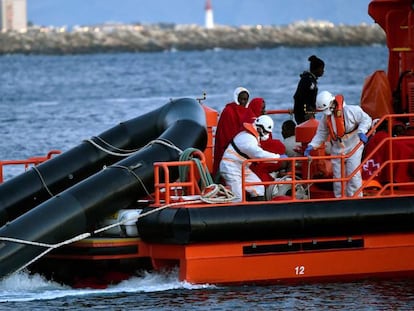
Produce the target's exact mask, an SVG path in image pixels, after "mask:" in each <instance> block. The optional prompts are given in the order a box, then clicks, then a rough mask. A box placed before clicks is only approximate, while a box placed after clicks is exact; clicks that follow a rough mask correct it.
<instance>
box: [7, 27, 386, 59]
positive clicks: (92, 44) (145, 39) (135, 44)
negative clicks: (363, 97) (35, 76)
mask: <svg viewBox="0 0 414 311" xmlns="http://www.w3.org/2000/svg"><path fill="white" fill-rule="evenodd" d="M372 44H385V34H384V32H383V30H382V29H381V28H380V27H379V26H378V25H376V24H372V25H367V24H361V25H356V26H347V25H333V24H331V23H328V22H298V23H294V24H290V25H286V26H261V25H255V26H241V27H230V26H215V28H213V29H206V28H204V27H200V26H196V25H158V24H157V25H145V26H144V25H102V26H88V27H76V28H73V29H71V30H70V31H67V30H66V29H64V28H50V27H49V28H44V27H30V28H29V29H28V30H27V31H26V32H3V33H0V55H4V54H17V53H18V54H58V55H64V54H86V53H110V52H158V51H166V50H182V51H189V50H206V49H214V48H222V49H253V48H275V47H279V46H290V47H309V46H361V45H372Z"/></svg>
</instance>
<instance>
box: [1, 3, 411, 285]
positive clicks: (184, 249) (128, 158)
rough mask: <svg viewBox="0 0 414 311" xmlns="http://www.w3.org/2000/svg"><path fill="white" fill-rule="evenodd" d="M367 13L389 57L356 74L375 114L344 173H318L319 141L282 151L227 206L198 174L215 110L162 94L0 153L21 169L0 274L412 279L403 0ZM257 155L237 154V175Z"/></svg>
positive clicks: (206, 167)
mask: <svg viewBox="0 0 414 311" xmlns="http://www.w3.org/2000/svg"><path fill="white" fill-rule="evenodd" d="M368 12H369V14H370V16H371V17H372V18H373V19H374V20H375V22H377V23H378V24H379V25H380V26H381V27H382V28H383V29H384V31H385V33H386V35H387V46H388V48H389V64H388V72H387V73H385V72H382V71H378V72H375V73H373V74H372V75H371V76H370V77H368V78H367V79H366V81H365V85H364V87H363V92H362V96H361V106H362V107H363V109H364V110H365V111H366V112H367V113H368V114H370V116H371V117H372V118H373V119H379V121H378V122H377V123H376V124H375V125H374V126H373V127H372V129H371V130H370V132H369V133H368V135H369V136H372V137H374V133H378V132H379V131H383V132H382V133H383V136H382V139H381V140H378V142H377V143H376V144H375V145H374V146H373V147H371V148H370V149H368V148H366V152H365V155H364V158H363V160H362V162H361V165H360V166H359V167H358V169H357V170H355V171H354V172H353V173H351V174H350V176H348V177H343V178H340V179H333V178H332V177H331V176H329V174H324V173H323V172H324V170H323V169H322V168H323V167H324V166H325V165H326V164H327V163H329V162H330V160H331V159H332V156H330V155H327V154H325V148H320V149H317V150H315V151H313V153H312V154H311V156H310V157H304V156H302V157H295V158H286V159H281V160H280V161H281V162H286V165H285V166H284V167H288V168H289V169H287V170H285V171H282V172H279V174H280V175H279V178H276V179H275V180H273V181H266V182H260V184H263V185H264V186H265V187H266V189H267V195H266V199H267V200H266V201H249V200H248V198H247V196H246V195H245V194H243V198H242V201H241V202H237V203H235V202H233V197H232V193H231V191H229V189H227V188H226V187H225V186H224V185H221V184H217V183H214V182H213V180H212V178H211V175H210V172H211V169H212V164H213V148H214V146H213V142H214V129H215V126H216V125H217V118H218V113H217V111H215V110H213V109H210V108H209V107H207V106H206V105H205V104H204V103H203V99H198V100H196V99H190V98H181V99H177V100H172V101H171V102H169V103H167V104H166V105H164V106H162V107H161V108H159V109H157V110H155V111H153V112H151V113H149V114H146V115H143V116H141V117H138V118H136V119H133V120H130V121H128V122H125V123H123V124H120V125H119V126H118V127H115V128H113V129H111V130H109V131H107V132H105V133H102V134H101V135H99V136H97V137H95V138H93V139H91V140H88V141H85V142H83V143H82V144H81V145H79V146H77V147H75V148H74V149H72V150H69V151H68V152H65V153H62V154H59V152H58V151H52V152H51V153H50V154H48V155H47V156H45V157H35V158H30V159H27V160H22V161H18V160H17V161H2V162H0V169H1V170H0V177H2V171H3V167H4V166H5V165H24V166H25V167H27V168H28V170H27V171H26V172H25V173H23V174H21V175H18V176H16V177H14V178H12V179H10V180H7V181H5V182H3V183H2V184H1V185H0V198H1V199H0V220H1V221H2V227H1V228H0V240H1V244H0V277H6V276H8V275H10V274H11V273H15V272H16V271H20V270H22V269H28V270H29V271H31V272H38V273H41V274H43V275H45V276H47V277H50V278H52V279H54V280H56V281H59V282H63V283H65V284H69V285H71V286H73V287H85V286H91V287H105V286H107V285H108V284H111V283H114V282H119V281H121V280H123V279H126V278H128V277H130V276H131V275H136V274H137V273H139V272H140V271H147V270H157V271H163V270H165V269H168V270H169V269H178V274H179V278H180V280H183V281H188V282H190V283H210V284H251V283H255V284H257V283H266V284H267V283H281V282H283V283H292V282H293V283H296V282H301V283H302V282H313V281H318V282H319V281H325V280H329V281H340V280H357V279H363V278H391V277H404V278H406V277H413V276H414V260H413V259H414V163H413V162H414V160H412V159H411V158H412V154H413V152H414V138H413V135H412V133H413V131H412V129H413V124H414V96H413V95H412V94H414V71H413V67H414V55H413V53H414V52H413V51H414V32H413V29H414V17H413V16H414V13H413V7H412V1H411V0H373V1H371V3H370V4H369V8H368ZM268 113H269V114H276V113H277V114H283V113H290V111H285V110H273V111H268ZM144 120H145V122H143V121H144ZM401 123H402V124H403V127H404V132H403V133H401V132H399V133H398V134H396V132H395V130H394V129H395V126H396V125H397V124H401ZM317 125H318V121H317V120H316V119H311V120H309V121H307V122H305V123H303V124H301V125H299V126H298V127H297V128H296V140H297V141H299V142H301V143H302V144H303V146H306V145H307V143H309V142H310V140H311V139H312V137H313V135H314V133H315V132H316V128H317ZM393 130H394V131H393ZM184 133H185V135H183V134H184ZM384 133H385V134H384ZM375 135H376V134H375ZM412 146H413V147H412ZM411 148H412V149H411ZM121 151H122V152H121ZM412 151H413V152H412ZM119 153H122V154H121V155H120V154H119ZM56 154H57V155H56ZM348 156H350V155H344V156H341V157H340V159H341V163H342V164H343V163H344V162H345V161H346V159H347V157H348ZM119 157H121V160H120V158H119ZM268 161H270V159H260V160H258V159H249V160H246V161H245V165H244V166H243V169H242V173H244V169H245V167H246V166H247V165H249V164H250V163H252V162H268ZM358 171H362V172H363V176H364V180H363V184H362V187H361V188H360V189H359V190H358V191H357V192H356V193H355V195H354V196H352V197H346V196H345V193H344V192H343V196H342V197H341V198H334V197H333V192H332V189H331V185H332V183H333V182H341V183H342V184H343V185H344V184H345V183H346V182H347V180H348V179H349V178H352V176H353V175H354V174H356V173H357V172H358ZM321 172H322V173H321ZM248 185H249V183H247V182H246V181H245V180H243V182H242V186H243V187H246V186H248ZM343 188H344V187H343ZM44 215H48V217H44ZM21 228H25V230H21Z"/></svg>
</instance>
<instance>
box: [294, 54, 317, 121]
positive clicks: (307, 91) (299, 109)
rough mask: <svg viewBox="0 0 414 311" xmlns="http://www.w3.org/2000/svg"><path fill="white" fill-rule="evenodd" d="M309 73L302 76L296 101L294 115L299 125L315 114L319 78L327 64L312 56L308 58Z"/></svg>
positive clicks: (306, 72)
mask: <svg viewBox="0 0 414 311" xmlns="http://www.w3.org/2000/svg"><path fill="white" fill-rule="evenodd" d="M308 61H309V62H310V65H309V71H304V72H303V73H302V74H301V75H300V80H299V83H298V87H297V89H296V92H295V95H293V99H294V103H295V104H294V107H293V113H294V115H295V121H296V123H297V124H298V125H299V124H301V123H303V122H305V121H306V120H309V119H310V118H311V117H313V116H314V114H315V110H316V108H315V103H316V95H317V94H318V78H319V77H322V75H323V73H324V70H325V63H324V61H323V60H321V59H320V58H318V57H316V56H315V55H312V56H310V57H309V58H308Z"/></svg>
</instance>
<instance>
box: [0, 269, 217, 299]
mask: <svg viewBox="0 0 414 311" xmlns="http://www.w3.org/2000/svg"><path fill="white" fill-rule="evenodd" d="M205 288H214V286H213V285H208V284H202V285H193V284H190V283H188V282H181V281H179V279H178V271H177V270H173V271H171V272H168V273H167V272H163V273H160V272H151V273H150V272H145V273H143V274H142V276H140V277H132V278H130V279H128V280H125V281H123V282H121V283H119V284H117V285H112V286H109V287H108V288H106V289H73V288H70V287H68V286H64V285H61V284H58V283H56V282H53V281H49V280H46V279H45V278H43V277H42V276H40V275H39V274H34V275H31V274H29V273H27V272H19V273H15V274H13V275H11V276H10V277H8V278H5V279H4V280H2V281H1V282H0V303H2V302H22V301H33V300H50V299H57V298H62V297H73V296H78V297H79V296H86V295H96V294H99V295H102V294H104V295H105V294H114V293H139V292H145V293H148V292H161V291H168V290H177V289H186V290H192V289H205Z"/></svg>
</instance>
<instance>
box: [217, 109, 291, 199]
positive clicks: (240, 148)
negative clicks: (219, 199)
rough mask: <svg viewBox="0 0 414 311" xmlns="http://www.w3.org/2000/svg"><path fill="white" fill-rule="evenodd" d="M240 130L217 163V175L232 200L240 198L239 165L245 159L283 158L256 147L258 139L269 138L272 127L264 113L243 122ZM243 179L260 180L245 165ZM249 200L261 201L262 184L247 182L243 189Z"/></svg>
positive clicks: (240, 175) (240, 173)
mask: <svg viewBox="0 0 414 311" xmlns="http://www.w3.org/2000/svg"><path fill="white" fill-rule="evenodd" d="M243 128H244V130H243V131H241V132H240V133H238V134H237V135H236V136H235V137H234V138H233V140H232V141H231V143H230V144H229V145H228V147H227V148H226V150H225V151H224V155H223V158H222V160H221V162H220V174H221V176H222V177H223V179H224V181H225V182H226V185H227V186H230V188H231V191H232V192H233V194H234V195H235V199H234V201H235V202H240V201H241V200H242V191H243V190H242V164H243V162H244V161H245V160H247V159H258V158H273V159H279V158H286V157H287V156H286V155H285V154H282V155H280V154H277V153H272V152H269V151H266V150H264V149H263V148H262V147H260V140H266V139H268V138H269V135H270V133H271V132H272V130H273V120H272V118H271V117H269V116H267V115H262V116H259V117H258V118H257V119H256V120H255V121H254V123H243ZM245 181H246V182H260V178H259V177H258V176H257V175H256V174H255V173H254V172H253V171H252V170H251V169H250V168H249V167H246V168H245ZM245 190H246V191H247V193H248V194H249V196H250V200H251V201H260V200H264V193H265V187H264V186H263V185H251V186H248V187H246V189H245Z"/></svg>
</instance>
